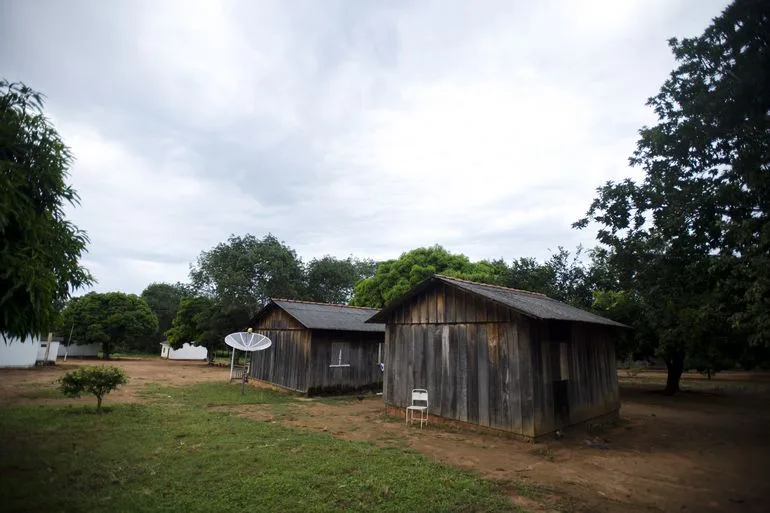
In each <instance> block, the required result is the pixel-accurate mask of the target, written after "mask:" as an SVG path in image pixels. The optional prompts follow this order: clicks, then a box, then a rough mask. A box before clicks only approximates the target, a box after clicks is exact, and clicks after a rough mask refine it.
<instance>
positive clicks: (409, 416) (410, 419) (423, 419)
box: [406, 408, 428, 429]
mask: <svg viewBox="0 0 770 513" xmlns="http://www.w3.org/2000/svg"><path fill="white" fill-rule="evenodd" d="M414 412H415V410H410V409H409V408H407V409H406V425H407V426H408V425H410V424H414ZM419 420H420V429H422V425H423V423H424V424H427V423H428V410H427V409H426V410H420V419H419Z"/></svg>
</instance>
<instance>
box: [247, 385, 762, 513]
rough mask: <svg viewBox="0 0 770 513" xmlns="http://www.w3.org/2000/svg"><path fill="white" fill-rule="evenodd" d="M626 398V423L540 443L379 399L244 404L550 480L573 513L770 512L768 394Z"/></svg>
mask: <svg viewBox="0 0 770 513" xmlns="http://www.w3.org/2000/svg"><path fill="white" fill-rule="evenodd" d="M622 399H623V407H622V410H621V421H620V422H619V423H618V425H617V426H614V427H612V428H608V429H606V430H604V431H603V432H602V433H598V434H597V433H592V434H589V433H588V432H586V431H585V429H578V428H573V429H571V430H567V432H566V433H565V436H564V437H563V438H561V439H560V440H558V441H557V440H554V441H550V442H547V443H538V444H531V443H525V442H518V441H514V440H509V439H505V438H502V437H499V436H494V435H484V434H478V433H471V432H465V431H459V430H449V429H446V428H443V427H431V428H428V429H423V430H420V429H419V428H414V427H406V426H405V425H404V424H403V423H402V422H401V420H400V419H393V418H389V417H386V416H385V414H384V407H383V404H382V402H381V399H379V398H367V399H364V400H362V401H356V400H353V401H348V402H345V403H340V404H336V405H331V404H324V403H319V402H308V403H305V404H300V405H296V406H291V407H289V408H282V409H281V410H279V411H277V412H276V411H275V410H274V409H271V408H267V407H260V406H251V407H239V408H238V412H239V414H240V415H242V416H245V417H250V418H254V419H258V420H262V421H265V420H267V421H274V422H280V423H282V424H284V425H287V426H293V427H303V428H310V429H318V430H322V431H326V432H329V433H331V434H332V435H334V436H338V437H341V438H345V439H349V440H370V441H373V442H375V443H377V444H380V445H399V444H406V445H408V446H410V447H412V448H414V449H416V450H418V451H420V452H422V453H424V454H426V455H427V456H429V457H431V458H434V459H435V460H437V461H442V462H447V463H451V464H454V465H457V466H461V467H466V468H471V469H475V470H477V471H480V472H482V473H484V474H485V475H487V476H489V477H492V478H495V479H505V480H511V481H519V480H523V482H524V483H532V484H537V485H545V486H546V487H548V488H550V489H552V490H553V491H554V495H555V496H556V498H557V499H558V502H560V503H561V506H562V507H564V506H565V505H566V506H567V507H568V511H586V512H588V511H590V512H608V513H616V512H617V513H621V512H648V511H677V512H681V511H694V512H709V511H714V512H717V511H719V512H723V511H727V512H731V511H736V512H738V511H740V512H757V513H759V512H765V511H768V510H770V507H769V503H768V501H767V500H766V498H765V495H766V490H767V473H766V471H765V469H766V463H765V462H766V461H767V460H768V458H770V444H769V443H768V441H767V437H766V436H765V435H766V433H765V431H766V427H767V426H768V425H770V409H769V408H768V406H769V404H768V401H767V397H766V396H762V397H758V396H755V395H751V394H749V395H746V394H733V395H725V394H715V393H696V392H690V393H683V394H681V395H679V396H677V397H673V398H671V397H664V396H662V395H660V394H657V393H650V392H649V386H647V387H646V388H640V387H639V386H638V385H637V386H634V385H631V386H625V387H624V388H623V389H622ZM552 499H553V498H552ZM545 502H546V503H549V502H553V501H549V500H546V501H545ZM528 506H529V507H532V505H531V504H530V505H528Z"/></svg>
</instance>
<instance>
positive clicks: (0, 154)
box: [0, 80, 93, 338]
mask: <svg viewBox="0 0 770 513" xmlns="http://www.w3.org/2000/svg"><path fill="white" fill-rule="evenodd" d="M71 162H72V156H71V155H70V151H69V148H67V146H66V145H65V144H64V142H63V141H62V140H61V138H60V137H59V134H58V133H57V132H56V130H55V129H54V127H53V126H52V125H51V123H50V121H49V120H48V118H47V117H46V116H45V114H44V112H43V97H42V95H40V94H39V93H37V92H35V91H33V90H32V89H30V88H28V87H26V86H24V85H22V84H15V83H14V84H11V83H8V82H6V81H4V80H0V191H2V193H0V334H2V335H3V336H9V337H19V338H26V337H27V336H30V335H40V334H42V333H43V332H45V331H47V330H50V329H52V328H53V326H54V325H55V324H56V321H57V316H58V313H59V305H61V304H62V303H63V302H64V301H66V299H67V298H69V296H70V293H71V292H72V290H74V289H77V288H79V287H83V286H86V285H88V284H90V283H91V282H92V281H93V278H92V277H91V275H90V274H89V273H88V271H87V270H86V269H85V268H83V267H82V266H81V265H80V263H79V262H80V257H81V255H82V253H83V252H84V251H85V248H86V244H87V242H88V238H87V237H86V234H85V232H83V231H81V230H79V229H78V228H77V227H76V226H75V225H73V224H72V223H71V222H70V221H68V220H67V219H66V218H65V215H64V207H65V205H66V204H67V203H69V204H72V205H75V204H77V202H78V196H77V193H76V192H75V190H74V189H73V188H72V187H71V186H70V185H68V184H67V183H66V179H67V176H68V169H69V166H70V163H71Z"/></svg>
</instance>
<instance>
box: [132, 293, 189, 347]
mask: <svg viewBox="0 0 770 513" xmlns="http://www.w3.org/2000/svg"><path fill="white" fill-rule="evenodd" d="M190 295H191V293H190V291H189V290H188V288H187V286H185V285H183V284H181V283H176V284H174V285H172V284H170V283H151V284H150V285H148V286H147V288H145V289H144V291H142V296H141V297H142V299H144V300H145V302H147V305H148V306H149V307H150V310H152V313H154V314H155V317H157V318H158V329H157V330H156V331H155V334H154V335H153V336H152V337H150V338H148V339H147V341H148V345H147V347H143V348H138V349H143V350H145V351H148V352H152V353H155V352H157V351H158V344H159V343H160V342H163V341H164V340H166V332H167V331H168V330H169V329H171V325H172V322H173V321H174V318H175V317H176V312H177V310H179V302H180V301H181V300H182V298H184V297H187V296H190Z"/></svg>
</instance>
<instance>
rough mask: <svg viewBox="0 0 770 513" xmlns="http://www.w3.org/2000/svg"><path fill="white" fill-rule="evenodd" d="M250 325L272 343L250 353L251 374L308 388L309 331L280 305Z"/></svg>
mask: <svg viewBox="0 0 770 513" xmlns="http://www.w3.org/2000/svg"><path fill="white" fill-rule="evenodd" d="M253 329H254V331H255V332H257V333H261V334H262V335H265V336H266V337H268V338H269V339H270V340H271V341H272V342H273V344H272V345H271V346H270V347H269V348H268V349H265V350H264V351H255V352H254V353H252V355H251V369H250V375H251V376H252V377H254V378H256V379H260V380H262V381H267V382H270V383H274V384H276V385H279V386H282V387H285V388H289V389H291V390H296V391H299V392H307V369H308V361H309V357H310V338H311V333H310V331H309V330H306V329H304V328H303V327H302V325H300V324H299V323H297V322H296V321H295V320H294V319H293V318H292V317H291V316H289V315H288V314H287V313H286V312H284V311H283V310H281V309H280V308H275V309H274V310H273V311H272V312H270V313H269V314H268V315H267V316H266V317H265V318H263V319H262V320H261V321H260V322H259V324H258V325H257V326H253Z"/></svg>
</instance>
